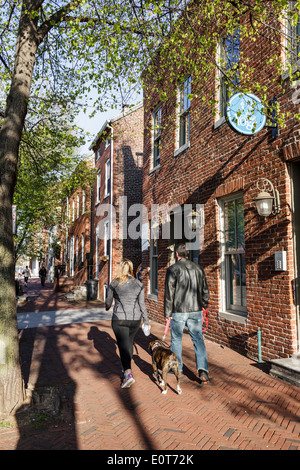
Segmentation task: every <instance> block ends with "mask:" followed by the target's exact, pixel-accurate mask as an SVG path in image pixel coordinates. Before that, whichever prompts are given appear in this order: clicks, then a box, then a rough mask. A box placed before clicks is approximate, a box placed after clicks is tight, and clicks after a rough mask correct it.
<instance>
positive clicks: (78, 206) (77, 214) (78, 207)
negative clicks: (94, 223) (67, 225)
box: [76, 194, 80, 219]
mask: <svg viewBox="0 0 300 470" xmlns="http://www.w3.org/2000/svg"><path fill="white" fill-rule="evenodd" d="M79 213H80V200H79V194H77V212H76V219H78V217H79Z"/></svg>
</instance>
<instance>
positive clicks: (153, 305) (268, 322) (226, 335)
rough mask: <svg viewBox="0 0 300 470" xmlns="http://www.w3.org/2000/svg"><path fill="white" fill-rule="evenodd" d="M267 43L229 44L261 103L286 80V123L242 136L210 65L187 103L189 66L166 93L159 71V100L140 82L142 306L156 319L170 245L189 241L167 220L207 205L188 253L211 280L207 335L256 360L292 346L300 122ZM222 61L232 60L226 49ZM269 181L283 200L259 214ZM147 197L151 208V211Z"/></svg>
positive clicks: (283, 353)
mask: <svg viewBox="0 0 300 470" xmlns="http://www.w3.org/2000/svg"><path fill="white" fill-rule="evenodd" d="M245 21H248V20H247V19H246V20H245ZM230 41H231V42H232V41H235V39H234V37H233V36H232V37H231V38H230V37H226V38H221V37H220V51H221V54H222V53H223V52H224V49H225V47H223V49H222V47H221V46H222V44H223V46H224V44H228V42H230ZM275 47H277V46H276V45H275V44H272V45H271V44H270V42H269V41H268V39H267V38H266V37H260V38H259V39H257V41H256V43H255V45H254V43H253V42H251V43H250V42H248V43H247V42H246V41H243V42H241V43H237V44H235V50H238V54H239V53H240V54H243V58H244V59H245V58H246V59H247V60H249V67H253V70H254V72H253V74H255V77H256V79H259V80H260V82H261V85H262V87H263V86H266V89H267V92H268V99H269V100H270V101H271V100H272V99H273V98H274V95H275V94H276V91H277V89H276V90H275V87H276V82H275V84H274V80H273V79H274V77H277V82H278V83H279V82H280V81H281V80H284V81H285V93H281V94H280V95H279V96H278V101H279V103H280V106H281V109H282V110H286V111H287V110H289V111H290V112H291V115H290V118H289V119H288V121H287V127H286V128H285V129H279V130H278V129H276V127H274V126H273V127H268V126H267V125H264V126H263V127H262V129H261V130H260V131H259V132H256V131H255V132H252V131H251V132H250V133H248V134H245V133H242V132H240V131H237V130H236V129H234V128H233V125H229V123H228V120H227V119H226V106H225V103H224V101H223V99H222V92H224V93H223V96H224V95H226V93H225V92H226V86H227V85H226V82H225V80H224V76H223V75H222V73H221V72H219V71H218V70H217V69H216V70H215V71H214V73H212V74H211V75H210V76H209V78H207V77H206V78H205V80H203V82H202V95H201V93H200V92H199V91H198V93H197V96H194V98H193V99H192V100H190V99H189V97H190V94H193V90H194V89H195V88H196V87H197V84H196V83H195V82H193V76H191V75H189V71H188V70H186V76H185V78H184V80H183V81H182V82H181V83H177V85H174V88H173V90H172V89H171V88H172V87H171V86H170V84H171V81H170V77H169V76H168V75H167V74H166V75H165V78H164V80H165V81H164V82H163V79H162V78H161V77H160V78H161V82H160V87H161V88H162V89H163V90H167V91H166V94H167V93H169V99H167V100H164V101H161V98H160V94H159V93H158V92H157V86H155V85H156V84H155V83H154V80H153V82H152V81H151V80H152V76H151V75H150V76H149V75H148V77H147V81H148V87H147V89H145V91H144V111H145V117H144V122H145V130H146V131H145V135H144V164H143V204H144V205H145V207H146V212H147V216H145V219H144V220H143V230H144V233H147V232H148V240H149V243H148V244H147V243H146V245H145V244H143V251H142V255H143V265H144V266H145V267H148V268H149V272H148V273H146V272H145V274H144V276H143V282H144V285H145V287H146V292H147V294H148V295H147V299H146V302H147V309H148V313H149V315H150V317H151V318H153V319H155V320H157V321H160V322H164V318H163V299H164V280H165V274H166V270H167V267H168V266H169V265H170V263H172V262H173V261H174V259H173V253H172V249H173V246H174V243H175V242H176V241H180V240H185V241H186V240H187V239H190V240H191V239H192V237H191V236H190V235H189V237H187V236H186V234H185V232H184V231H183V232H182V233H181V234H180V233H179V232H180V231H179V232H178V231H177V233H176V230H175V229H176V227H178V225H176V224H175V220H176V217H177V220H179V219H181V220H182V222H180V223H182V227H183V228H184V227H185V226H190V222H189V221H192V223H193V217H194V221H195V220H196V222H197V220H198V219H197V214H199V217H200V216H201V214H202V212H201V211H202V208H204V221H205V222H204V228H203V229H202V228H201V227H200V229H199V228H198V229H197V230H198V232H197V231H196V232H195V233H194V235H195V234H197V233H199V238H198V241H197V243H198V244H197V243H196V244H193V250H192V252H191V257H192V259H194V260H196V261H197V262H198V261H200V264H201V265H202V266H203V267H204V269H205V272H206V275H207V280H208V285H209V288H210V294H211V297H210V302H209V327H208V330H207V332H206V337H207V338H208V339H211V340H212V341H215V342H217V343H220V344H222V345H226V346H229V347H232V348H234V349H236V350H239V351H240V352H242V353H244V354H246V355H248V356H249V357H253V358H255V359H257V357H258V355H261V357H262V358H263V359H264V360H271V359H276V358H287V357H290V356H291V355H293V354H295V353H296V352H297V349H298V348H299V302H300V297H299V284H298V277H297V276H298V275H297V272H299V270H300V236H299V230H300V225H299V219H300V216H299V213H300V207H299V204H300V198H299V185H300V163H299V162H300V144H299V142H300V137H299V136H300V125H299V123H298V121H296V120H295V119H294V115H295V113H296V112H299V110H298V108H299V100H298V101H297V99H295V93H296V92H297V90H296V89H295V88H293V86H292V85H291V83H290V81H289V78H287V76H278V70H277V69H276V67H275V65H273V64H272V63H271V64H269V65H268V66H267V65H266V61H265V57H263V54H262V53H260V54H258V51H260V52H262V51H265V52H266V51H268V53H269V54H270V56H271V55H272V52H273V51H272V48H275ZM233 49H234V48H232V50H233ZM222 51H223V52H222ZM235 53H236V52H235ZM216 60H218V58H216ZM223 60H224V61H226V60H228V63H230V58H228V56H226V54H225V56H224V57H223ZM283 60H286V59H285V58H283ZM232 62H234V61H232ZM173 75H174V74H173ZM151 84H152V85H153V86H151ZM198 85H199V83H198ZM175 86H176V89H175ZM197 89H198V90H199V89H201V86H200V87H199V86H198V87H197ZM204 94H206V95H207V96H209V95H213V94H216V95H217V94H218V95H219V96H218V100H217V102H218V104H217V105H216V106H218V108H217V109H215V107H214V105H213V104H212V105H211V106H209V105H208V104H207V101H206V102H205V104H203V101H202V98H203V95H204ZM258 94H259V93H258ZM174 95H177V97H178V99H173V96H174ZM227 112H228V113H229V110H228V109H227ZM170 117H172V119H170ZM266 179H267V180H268V181H267V180H266ZM269 182H271V183H272V185H273V187H274V189H275V190H276V191H275V195H276V196H277V194H278V195H279V198H280V208H278V210H277V208H276V207H275V206H273V208H274V207H275V211H274V212H275V213H272V214H271V215H269V216H267V217H263V216H260V215H259V214H258V212H257V208H256V202H255V199H256V197H257V196H258V194H259V193H261V192H262V191H264V190H265V192H269V188H271V185H270V183H269ZM270 191H271V189H270ZM277 191H278V193H277ZM273 194H274V193H272V195H273ZM153 205H159V207H160V209H161V210H160V212H159V214H158V215H159V217H157V215H155V211H153ZM185 208H186V209H187V210H186V212H184V211H183V209H185ZM197 211H198V212H197ZM153 214H154V215H153ZM178 214H179V215H178ZM193 214H194V215H193ZM195 216H196V219H195ZM200 225H201V224H200ZM165 228H168V230H169V232H168V231H166V230H165V232H164V229H165ZM151 230H152V232H151ZM163 232H164V233H163ZM151 233H152V236H150V234H151ZM166 234H167V235H166ZM145 238H146V237H145Z"/></svg>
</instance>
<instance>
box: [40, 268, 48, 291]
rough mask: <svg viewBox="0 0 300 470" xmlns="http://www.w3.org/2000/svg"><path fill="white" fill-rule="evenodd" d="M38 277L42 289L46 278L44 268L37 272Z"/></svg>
mask: <svg viewBox="0 0 300 470" xmlns="http://www.w3.org/2000/svg"><path fill="white" fill-rule="evenodd" d="M39 276H40V279H41V284H42V286H43V287H44V286H45V280H46V276H47V270H46V268H45V266H42V267H41V269H40V270H39Z"/></svg>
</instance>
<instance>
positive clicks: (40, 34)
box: [36, 0, 81, 44]
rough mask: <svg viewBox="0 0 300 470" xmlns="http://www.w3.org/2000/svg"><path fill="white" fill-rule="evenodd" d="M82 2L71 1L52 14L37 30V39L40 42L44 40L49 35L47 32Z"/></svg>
mask: <svg viewBox="0 0 300 470" xmlns="http://www.w3.org/2000/svg"><path fill="white" fill-rule="evenodd" d="M36 3H37V4H38V3H40V4H41V3H42V0H37V2H36ZM80 3H81V0H74V1H71V2H69V3H68V4H67V5H65V6H64V7H62V8H60V9H59V10H58V11H57V12H56V13H54V14H53V15H52V16H50V18H49V19H48V20H46V21H44V23H43V24H42V25H41V26H40V27H39V28H38V30H37V40H38V42H39V44H40V43H41V42H42V41H43V39H44V38H45V36H47V34H48V33H49V31H50V30H51V29H52V28H53V26H55V25H57V24H59V23H60V22H61V21H63V20H64V19H65V18H66V16H67V15H68V13H70V11H71V10H72V9H73V8H76V7H78V6H79V5H80Z"/></svg>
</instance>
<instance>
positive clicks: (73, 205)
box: [72, 197, 75, 222]
mask: <svg viewBox="0 0 300 470" xmlns="http://www.w3.org/2000/svg"><path fill="white" fill-rule="evenodd" d="M72 207H73V212H72V221H73V222H74V220H75V198H74V197H73V199H72Z"/></svg>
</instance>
